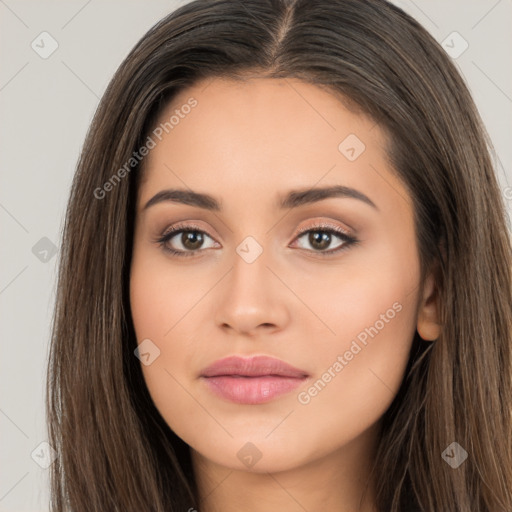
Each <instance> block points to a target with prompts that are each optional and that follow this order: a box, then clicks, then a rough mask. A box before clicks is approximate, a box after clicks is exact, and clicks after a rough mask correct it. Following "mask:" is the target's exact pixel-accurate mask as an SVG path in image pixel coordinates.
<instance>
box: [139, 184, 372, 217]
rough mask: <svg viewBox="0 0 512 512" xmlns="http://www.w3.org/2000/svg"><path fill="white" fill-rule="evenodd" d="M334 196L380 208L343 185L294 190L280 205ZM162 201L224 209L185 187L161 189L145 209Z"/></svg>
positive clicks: (213, 209) (206, 208) (305, 202)
mask: <svg viewBox="0 0 512 512" xmlns="http://www.w3.org/2000/svg"><path fill="white" fill-rule="evenodd" d="M333 197H339V198H351V199H358V200H359V201H362V202H364V203H366V204H367V205H369V206H371V207H372V208H375V209H376V210H378V208H377V206H376V205H375V203H374V202H373V201H372V200H371V199H370V198H369V197H368V196H366V195H365V194H363V193H362V192H360V191H359V190H356V189H354V188H350V187H345V186H342V185H334V186H331V187H322V188H308V189H301V190H292V191H290V192H288V194H286V195H285V196H284V197H280V199H279V202H278V207H279V208H281V209H285V208H297V207H299V206H303V205H306V204H311V203H316V202H318V201H322V200H324V199H329V198H333ZM162 202H172V203H179V204H187V205H190V206H197V207H198V208H203V209H205V210H210V211H216V212H220V211H221V210H222V206H221V201H219V200H218V199H216V198H215V197H213V196H211V195H209V194H203V193H199V192H194V191H192V190H184V189H167V190H161V191H160V192H158V193H157V194H155V195H154V196H153V197H152V198H151V199H150V200H149V201H148V202H147V203H146V204H145V205H144V207H143V210H146V209H147V208H149V207H150V206H153V205H155V204H158V203H162Z"/></svg>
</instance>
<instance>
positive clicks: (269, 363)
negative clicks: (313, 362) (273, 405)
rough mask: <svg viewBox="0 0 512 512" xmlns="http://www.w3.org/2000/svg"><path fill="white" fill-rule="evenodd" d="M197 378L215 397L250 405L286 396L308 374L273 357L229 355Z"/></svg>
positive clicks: (305, 378) (302, 381)
mask: <svg viewBox="0 0 512 512" xmlns="http://www.w3.org/2000/svg"><path fill="white" fill-rule="evenodd" d="M200 377H201V379H202V380H203V381H204V382H205V383H206V384H207V386H208V387H209V389H210V391H212V392H213V393H214V394H216V395H217V396H220V397H221V398H224V399H226V400H229V401H231V402H235V403H239V404H251V405H254V404H260V403H265V402H269V401H271V400H273V399H274V398H277V397H278V396H280V395H283V394H285V393H289V392H290V391H292V390H293V389H295V388H296V387H298V386H300V385H301V384H303V383H304V382H305V381H306V380H307V379H308V377H309V375H308V373H307V372H306V371H304V370H300V369H298V368H295V367H294V366H291V365H289V364H288V363H285V362H284V361H282V360H280V359H276V358H274V357H269V356H253V357H250V358H244V357H240V356H230V357H226V358H224V359H219V360H218V361H215V362H214V363H213V364H212V365H210V366H208V367H207V368H205V369H204V370H202V372H201V375H200Z"/></svg>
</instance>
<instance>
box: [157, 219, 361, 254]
mask: <svg viewBox="0 0 512 512" xmlns="http://www.w3.org/2000/svg"><path fill="white" fill-rule="evenodd" d="M310 231H313V232H315V231H316V232H321V233H330V234H333V235H336V236H337V237H339V238H341V239H342V240H343V241H344V242H345V243H344V244H343V245H341V246H340V247H338V248H337V249H333V250H331V251H309V250H308V249H305V250H308V251H309V252H314V253H315V254H319V255H320V256H321V257H329V256H332V255H333V254H338V253H340V252H342V251H344V250H346V249H348V248H349V247H351V246H353V245H356V244H357V243H359V240H357V239H356V238H355V237H353V236H351V235H348V234H347V233H345V232H344V231H343V230H341V229H340V228H337V227H334V226H331V225H329V224H317V225H314V226H311V227H308V228H303V229H301V230H300V231H299V233H298V234H297V236H296V237H295V239H298V238H300V237H301V236H303V235H304V234H305V233H309V232H310ZM184 232H192V233H194V232H196V233H202V234H204V235H207V236H208V237H210V238H213V237H211V236H210V235H208V233H206V232H205V231H204V230H202V229H200V228H199V227H198V226H194V225H186V224H185V225H184V224H177V225H176V226H173V227H172V228H170V229H169V230H168V231H166V232H165V233H164V234H163V235H162V236H161V237H160V238H158V239H157V240H155V242H156V243H158V244H159V245H160V246H161V248H162V250H164V251H165V252H167V253H170V254H172V255H173V256H177V257H179V258H181V257H184V258H187V257H190V256H194V255H195V254H196V253H198V252H200V251H201V250H204V249H197V250H195V251H177V250H176V249H171V248H169V247H168V246H167V245H166V244H167V242H169V240H171V239H172V238H174V237H175V236H176V235H177V234H179V233H184Z"/></svg>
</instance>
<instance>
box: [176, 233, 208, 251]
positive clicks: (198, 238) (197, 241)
mask: <svg viewBox="0 0 512 512" xmlns="http://www.w3.org/2000/svg"><path fill="white" fill-rule="evenodd" d="M181 238H182V239H181V243H182V244H183V246H184V247H187V249H190V250H192V251H193V250H195V249H197V248H198V247H199V246H200V245H201V244H202V242H203V235H202V234H201V233H199V232H197V231H189V232H184V233H183V234H182V237H181Z"/></svg>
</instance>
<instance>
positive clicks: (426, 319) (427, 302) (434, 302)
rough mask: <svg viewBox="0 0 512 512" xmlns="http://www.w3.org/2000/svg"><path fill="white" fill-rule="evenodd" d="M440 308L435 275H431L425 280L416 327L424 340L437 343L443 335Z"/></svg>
mask: <svg viewBox="0 0 512 512" xmlns="http://www.w3.org/2000/svg"><path fill="white" fill-rule="evenodd" d="M439 307H440V304H439V293H438V289H437V286H436V282H435V278H434V274H433V273H431V274H429V275H428V277H427V278H426V280H425V285H424V287H423V296H422V297H421V302H420V305H419V309H418V321H417V325H416V330H417V331H418V334H419V335H420V337H421V338H422V339H423V340H426V341H435V340H437V338H439V335H440V334H441V324H440V323H439Z"/></svg>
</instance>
